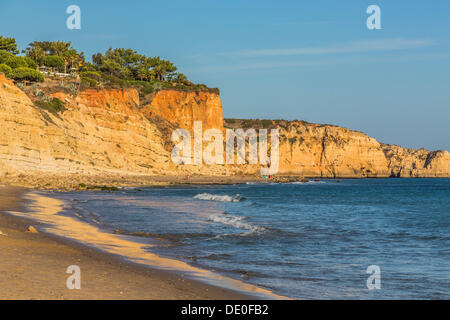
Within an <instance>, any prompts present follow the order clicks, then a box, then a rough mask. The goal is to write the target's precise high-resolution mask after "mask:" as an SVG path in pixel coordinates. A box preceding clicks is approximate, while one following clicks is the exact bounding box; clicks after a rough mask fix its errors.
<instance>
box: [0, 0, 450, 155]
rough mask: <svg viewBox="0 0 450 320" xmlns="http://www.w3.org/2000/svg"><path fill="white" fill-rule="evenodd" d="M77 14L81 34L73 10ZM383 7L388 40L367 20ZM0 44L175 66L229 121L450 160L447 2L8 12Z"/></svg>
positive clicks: (151, 4)
mask: <svg viewBox="0 0 450 320" xmlns="http://www.w3.org/2000/svg"><path fill="white" fill-rule="evenodd" d="M71 4H76V5H79V6H80V8H81V14H82V17H81V19H82V22H81V27H82V29H81V30H68V29H67V28H66V19H67V17H68V15H67V14H66V8H67V7H68V6H69V5H71ZM371 4H376V5H378V6H379V7H380V8H381V23H382V29H381V30H368V29H367V27H366V19H367V17H368V15H367V14H366V9H367V7H368V6H369V5H371ZM0 34H1V35H4V36H13V37H15V38H17V40H18V43H19V45H20V47H21V49H23V48H24V47H25V46H26V45H27V44H28V43H29V42H32V41H34V40H66V41H72V43H73V46H74V47H75V48H77V49H79V50H82V51H84V52H85V53H86V56H87V57H90V56H91V55H92V54H93V53H95V52H98V51H101V52H104V51H105V50H106V49H107V48H108V47H109V46H113V47H123V48H133V49H136V50H138V51H139V52H142V53H144V54H147V55H152V56H157V55H159V56H161V57H164V58H167V59H170V60H172V61H174V62H175V63H176V65H177V66H178V67H179V69H180V71H181V72H184V73H185V74H186V75H187V76H188V77H189V78H190V79H191V80H193V81H194V82H200V83H205V84H207V85H209V86H212V87H219V88H220V89H221V97H222V102H223V107H224V116H225V117H235V118H277V119H279V118H283V119H289V120H292V119H301V120H306V121H310V122H318V123H331V124H336V125H340V126H344V127H348V128H350V129H355V130H360V131H363V132H365V133H367V134H369V135H370V136H373V137H375V138H376V139H377V140H378V141H380V142H385V143H390V144H400V145H402V146H406V147H413V148H420V147H426V148H428V149H446V150H450V139H449V137H450V124H449V122H450V1H448V0H434V1H424V0H414V1H413V0H396V1H376V0H373V1H364V0H347V1H334V0H328V1H325V0H315V1H312V0H311V1H300V0H297V1H261V0H259V1H244V0H241V1H234V0H226V1H213V0H209V1H206V0H195V1H186V0H184V1H178V0H177V1H173V0H165V1H162V0H161V1H148V0H147V1H137V0H136V1H133V0H129V1H101V0H96V1H84V0H79V1H76V0H71V1H63V0H55V1H31V0H30V1H26V0H22V1H12V0H10V1H7V0H0Z"/></svg>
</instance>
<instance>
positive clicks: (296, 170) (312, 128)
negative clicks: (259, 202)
mask: <svg viewBox="0 0 450 320" xmlns="http://www.w3.org/2000/svg"><path fill="white" fill-rule="evenodd" d="M280 173H285V174H299V175H303V176H307V177H327V178H337V177H340V178H352V177H361V178H363V177H386V176H389V170H388V161H387V159H386V157H385V155H384V153H383V151H382V150H381V148H380V144H379V143H378V142H377V141H376V140H375V139H374V138H371V137H368V136H367V135H365V134H364V133H361V132H357V131H352V130H349V129H346V128H341V127H336V126H330V125H318V124H310V123H303V122H297V121H295V122H290V123H289V124H288V125H287V126H286V127H285V128H281V129H280Z"/></svg>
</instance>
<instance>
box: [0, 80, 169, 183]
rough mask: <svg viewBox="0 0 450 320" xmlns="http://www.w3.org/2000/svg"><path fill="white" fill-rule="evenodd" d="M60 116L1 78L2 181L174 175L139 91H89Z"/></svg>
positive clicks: (71, 101)
mask: <svg viewBox="0 0 450 320" xmlns="http://www.w3.org/2000/svg"><path fill="white" fill-rule="evenodd" d="M55 96H57V97H58V98H60V99H61V100H62V101H64V102H65V104H66V110H64V111H63V112H59V113H57V114H54V113H51V112H48V111H46V110H43V109H39V108H38V107H36V106H35V105H34V104H33V103H32V102H31V100H30V99H29V97H28V96H27V95H26V94H25V93H24V92H22V91H21V90H20V89H18V88H17V87H16V86H14V84H13V83H12V82H11V81H9V80H6V79H5V78H4V77H3V75H0V123H1V134H0V166H1V167H0V176H3V177H7V176H20V175H23V176H28V175H36V176H39V175H41V174H55V175H68V174H72V173H74V174H80V175H95V174H104V173H107V174H114V175H121V174H155V173H156V172H157V173H164V172H166V171H170V170H173V168H172V169H171V165H170V162H169V152H168V151H167V150H166V149H164V147H163V142H162V140H161V133H160V131H159V130H158V128H157V127H156V125H154V124H152V123H151V122H149V121H148V120H147V119H146V118H145V117H144V116H143V115H142V114H141V113H140V112H139V110H138V108H137V105H138V102H139V100H138V94H137V92H135V91H134V90H108V91H106V90H104V91H96V90H88V91H84V92H80V94H79V95H78V96H77V97H76V98H74V97H72V96H70V95H66V94H63V93H56V94H55Z"/></svg>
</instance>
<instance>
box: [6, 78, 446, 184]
mask: <svg viewBox="0 0 450 320" xmlns="http://www.w3.org/2000/svg"><path fill="white" fill-rule="evenodd" d="M50 94H51V95H52V96H53V97H57V98H58V99H60V100H61V101H63V102H64V104H65V106H64V110H62V111H59V112H50V111H48V110H45V109H42V108H39V107H37V106H36V105H35V104H34V103H33V101H32V100H33V99H34V97H33V95H32V94H30V93H29V94H28V95H27V94H25V93H24V91H22V90H21V89H19V88H18V87H16V86H15V85H14V84H13V83H12V82H11V81H9V80H7V79H6V78H5V77H4V76H3V75H2V74H0V123H1V127H0V133H1V134H0V181H3V182H6V183H21V182H23V181H31V182H30V183H29V184H31V185H32V184H33V182H35V181H37V180H39V179H40V180H39V181H40V182H39V185H43V184H45V181H47V180H48V179H45V177H48V176H56V177H59V178H60V179H59V180H58V181H59V182H58V183H56V184H63V181H66V180H67V179H68V177H71V178H72V180H73V181H74V182H92V183H96V182H98V181H103V180H102V179H103V178H106V177H110V178H114V179H116V180H117V181H122V180H123V181H125V179H126V178H127V177H128V176H140V177H149V176H155V175H158V176H162V175H164V176H170V175H178V176H182V175H190V174H199V175H206V176H232V175H236V174H252V175H258V174H259V169H260V166H259V165H227V166H222V165H202V166H196V165H178V166H177V165H174V164H173V162H172V161H171V157H170V152H171V147H172V145H171V141H170V136H171V132H172V130H173V129H174V128H178V127H181V128H185V129H192V125H193V122H194V121H196V120H201V121H202V122H203V128H204V129H209V128H217V129H220V130H224V126H223V124H224V122H223V116H222V105H221V102H220V98H219V96H218V95H217V94H215V93H210V92H183V91H176V90H162V91H159V92H157V93H155V94H153V96H152V97H150V99H148V98H146V99H145V100H144V101H143V102H141V100H142V99H140V97H139V94H138V92H137V91H135V90H134V89H109V90H106V89H103V90H93V89H87V90H83V91H80V92H78V93H77V94H75V95H74V94H72V93H66V92H63V91H59V92H58V91H54V92H52V93H50ZM141 103H142V105H141ZM225 124H226V126H227V127H233V126H235V127H242V126H241V125H242V124H243V122H242V120H239V121H237V122H236V123H234V124H233V125H230V123H227V122H225ZM247 127H248V126H247ZM256 127H258V126H256ZM269 127H271V128H272V127H273V128H275V127H278V128H279V129H280V170H279V174H286V175H287V174H289V175H299V176H305V177H348V178H350V177H391V176H395V177H449V176H450V167H449V166H450V155H449V153H448V152H447V151H436V152H429V151H426V150H424V149H421V150H411V149H404V148H401V147H398V146H388V145H384V144H380V143H379V142H377V141H376V140H375V139H374V138H371V137H368V136H367V135H365V134H364V133H361V132H357V131H352V130H349V129H345V128H341V127H337V126H331V125H319V124H311V123H306V122H301V121H293V122H287V121H271V122H270V124H269ZM30 177H31V180H30ZM86 177H91V180H89V179H87V178H86ZM77 179H78V180H77ZM107 181H109V180H107Z"/></svg>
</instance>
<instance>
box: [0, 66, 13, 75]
mask: <svg viewBox="0 0 450 320" xmlns="http://www.w3.org/2000/svg"><path fill="white" fill-rule="evenodd" d="M11 71H12V69H11V67H10V66H8V65H7V64H4V63H2V64H0V73H2V72H3V73H4V74H5V76H6V77H9V76H10V75H11Z"/></svg>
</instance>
